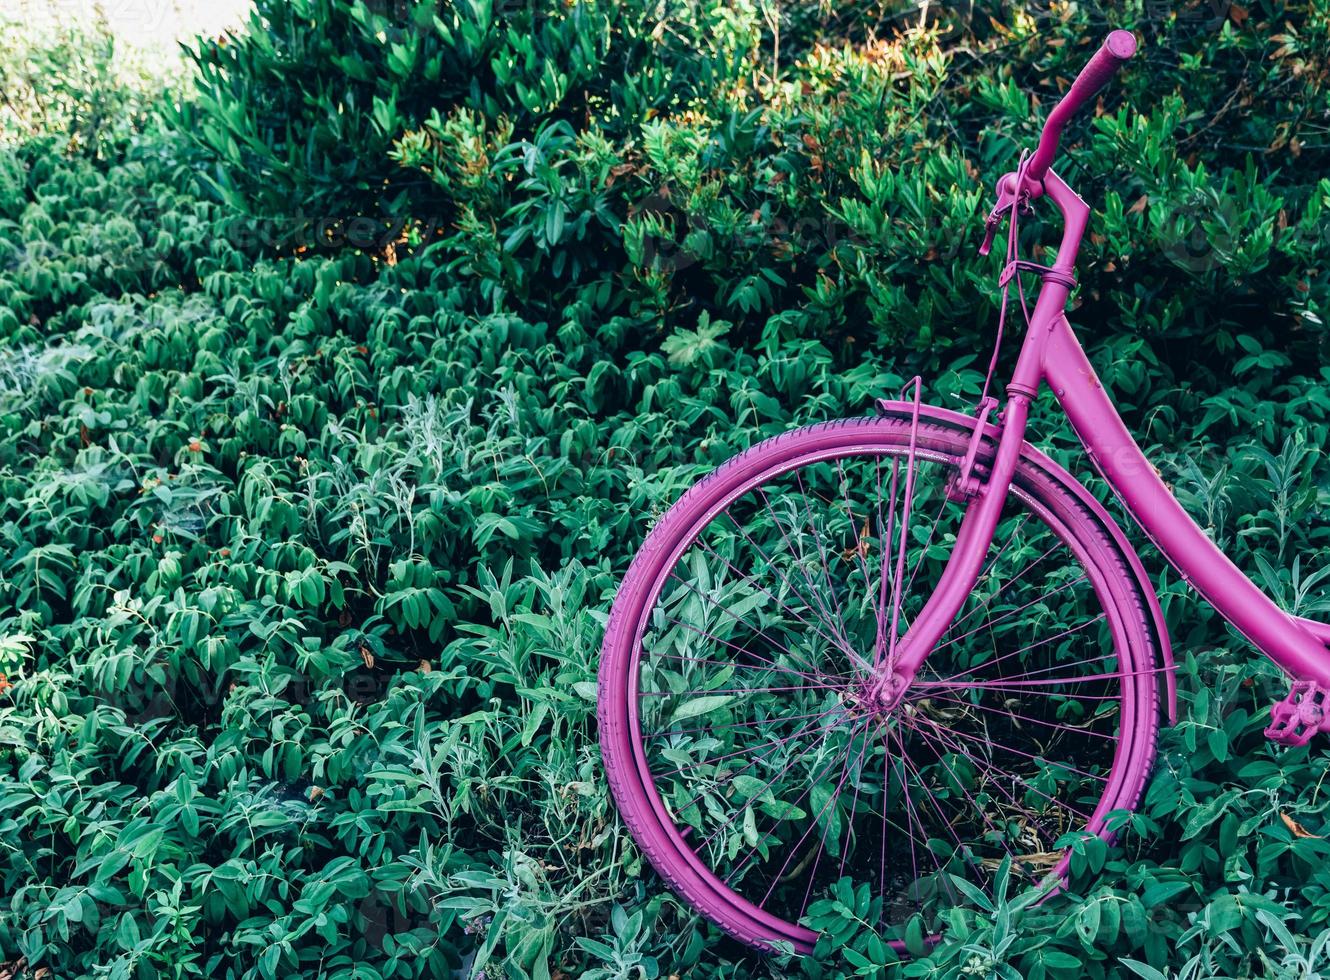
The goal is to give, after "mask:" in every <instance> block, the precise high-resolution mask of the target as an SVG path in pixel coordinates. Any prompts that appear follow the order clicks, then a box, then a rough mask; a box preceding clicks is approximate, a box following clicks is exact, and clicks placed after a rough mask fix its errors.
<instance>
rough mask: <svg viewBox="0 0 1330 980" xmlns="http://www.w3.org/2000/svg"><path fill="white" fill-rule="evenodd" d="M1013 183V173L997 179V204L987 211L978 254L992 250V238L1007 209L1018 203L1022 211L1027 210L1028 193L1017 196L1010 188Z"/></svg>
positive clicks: (985, 253) (995, 235) (1014, 179)
mask: <svg viewBox="0 0 1330 980" xmlns="http://www.w3.org/2000/svg"><path fill="white" fill-rule="evenodd" d="M1008 178H1010V179H1008ZM1015 183H1016V175H1015V174H1006V175H1005V176H1004V177H1003V178H1002V179H1001V180H999V181H998V199H997V204H995V205H994V206H993V210H992V211H990V212H989V214H988V217H987V218H986V219H985V220H984V242H983V244H982V245H980V246H979V254H980V255H987V254H988V253H989V252H990V251H992V249H993V239H994V238H996V237H997V230H998V228H999V227H1000V226H1001V225H1002V218H1003V216H1005V215H1006V214H1007V212H1008V211H1010V210H1012V209H1013V208H1014V207H1016V206H1017V205H1018V204H1019V205H1021V210H1022V213H1024V212H1026V211H1028V210H1029V200H1030V195H1029V193H1028V192H1025V193H1022V194H1020V195H1019V196H1018V195H1017V194H1016V192H1015V191H1013V190H1012V189H1011V187H1012V186H1013V185H1015Z"/></svg>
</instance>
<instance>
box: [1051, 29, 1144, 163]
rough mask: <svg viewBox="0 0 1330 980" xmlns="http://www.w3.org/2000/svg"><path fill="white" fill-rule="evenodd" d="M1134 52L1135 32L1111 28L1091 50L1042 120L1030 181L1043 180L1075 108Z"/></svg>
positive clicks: (1110, 76)
mask: <svg viewBox="0 0 1330 980" xmlns="http://www.w3.org/2000/svg"><path fill="white" fill-rule="evenodd" d="M1135 53H1136V35H1134V34H1133V33H1132V32H1131V31H1113V32H1112V33H1110V34H1109V35H1108V37H1107V38H1106V39H1105V40H1104V44H1103V47H1101V48H1100V49H1099V50H1098V51H1096V52H1095V54H1094V57H1093V58H1091V59H1090V63H1089V64H1087V65H1086V66H1085V67H1084V68H1082V69H1081V73H1080V74H1079V75H1077V76H1076V81H1074V82H1072V83H1071V88H1069V89H1068V90H1067V94H1066V95H1064V96H1063V97H1062V101H1061V102H1059V103H1058V104H1057V105H1056V106H1055V107H1054V108H1053V111H1052V112H1050V113H1049V114H1048V121H1047V122H1045V123H1044V131H1043V134H1042V135H1041V136H1040V137H1039V148H1038V149H1037V150H1035V154H1034V156H1033V157H1031V158H1030V164H1029V166H1028V167H1026V170H1025V173H1026V175H1027V176H1028V177H1029V178H1030V179H1032V180H1043V179H1044V175H1045V174H1047V173H1048V168H1049V167H1051V166H1052V165H1053V156H1054V154H1056V153H1057V148H1058V140H1059V138H1061V136H1062V130H1063V127H1065V126H1066V125H1067V122H1068V121H1069V120H1070V119H1071V117H1072V116H1074V115H1075V114H1076V111H1077V110H1078V109H1080V108H1081V106H1083V105H1085V104H1086V103H1087V102H1089V101H1090V100H1091V99H1092V98H1094V96H1095V93H1096V92H1098V91H1099V90H1100V89H1101V88H1103V87H1104V85H1105V84H1107V82H1108V80H1109V79H1110V78H1112V77H1113V75H1114V74H1115V73H1116V72H1117V70H1118V69H1119V68H1121V67H1122V66H1123V65H1125V64H1126V63H1127V61H1128V60H1130V58H1131V56H1132V55H1134V54H1135Z"/></svg>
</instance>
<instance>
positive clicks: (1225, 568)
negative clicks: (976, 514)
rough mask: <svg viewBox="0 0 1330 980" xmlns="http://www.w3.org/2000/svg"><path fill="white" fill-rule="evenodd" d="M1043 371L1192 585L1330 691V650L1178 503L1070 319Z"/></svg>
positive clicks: (1062, 323)
mask: <svg viewBox="0 0 1330 980" xmlns="http://www.w3.org/2000/svg"><path fill="white" fill-rule="evenodd" d="M1043 370H1044V378H1045V380H1046V381H1047V382H1048V385H1049V387H1051V388H1052V389H1053V393H1054V394H1055V395H1056V396H1057V399H1058V402H1059V403H1060V404H1061V405H1062V408H1063V411H1065V412H1066V413H1067V417H1068V418H1070V419H1071V423H1072V425H1073V426H1074V427H1075V429H1076V433H1077V435H1078V436H1080V439H1081V442H1082V443H1083V444H1084V445H1085V448H1086V450H1087V452H1088V453H1089V454H1090V459H1091V460H1092V461H1093V463H1094V464H1095V467H1096V468H1097V469H1098V470H1099V472H1100V473H1102V474H1103V476H1104V478H1105V479H1106V480H1107V481H1108V483H1109V486H1111V487H1112V488H1113V492H1114V493H1116V494H1117V495H1118V496H1119V497H1120V498H1121V500H1122V502H1123V503H1124V504H1125V505H1126V508H1127V511H1128V512H1129V513H1130V514H1131V515H1132V517H1134V518H1135V520H1136V522H1137V523H1138V524H1139V525H1140V526H1141V528H1142V529H1143V530H1144V531H1145V533H1146V534H1148V535H1149V536H1150V538H1151V539H1152V540H1153V541H1154V542H1155V544H1156V545H1158V546H1159V550H1160V551H1162V552H1163V553H1164V557H1166V558H1167V559H1168V560H1169V561H1170V562H1171V563H1172V564H1173V566H1174V567H1176V568H1177V569H1178V571H1179V572H1181V573H1182V577H1183V578H1184V579H1185V580H1186V581H1187V582H1188V584H1190V585H1191V587H1192V588H1194V589H1195V590H1196V591H1197V592H1198V593H1200V595H1201V596H1203V597H1204V598H1205V599H1206V601H1208V602H1209V603H1210V604H1211V605H1212V606H1214V607H1215V609H1217V610H1218V611H1219V613H1220V614H1221V615H1222V616H1223V617H1224V618H1225V619H1227V620H1228V621H1229V622H1230V623H1232V624H1233V626H1234V627H1235V628H1236V629H1237V630H1238V632H1240V633H1242V634H1243V636H1245V637H1247V639H1249V640H1250V641H1251V642H1252V643H1254V644H1255V645H1256V646H1257V647H1258V648H1259V649H1260V650H1261V652H1262V653H1264V654H1265V655H1266V656H1267V657H1269V658H1270V659H1271V660H1273V661H1274V662H1275V663H1276V664H1278V665H1279V666H1280V667H1281V668H1283V670H1284V671H1285V672H1286V673H1288V674H1290V675H1292V676H1293V677H1294V678H1296V679H1299V680H1312V681H1315V682H1316V683H1318V684H1321V685H1325V686H1330V651H1327V650H1326V647H1325V646H1323V645H1322V644H1321V643H1320V642H1318V641H1317V640H1316V639H1315V638H1314V637H1313V636H1312V635H1311V634H1310V633H1308V632H1307V631H1306V630H1304V629H1302V628H1301V627H1299V626H1298V625H1297V624H1296V623H1295V622H1294V620H1293V617H1291V616H1289V615H1288V614H1287V613H1285V612H1284V611H1283V610H1282V609H1280V608H1279V607H1278V606H1277V605H1275V603H1274V602H1272V601H1271V600H1270V598H1269V597H1267V596H1266V594H1265V593H1264V592H1262V591H1261V590H1260V589H1259V588H1257V587H1256V585H1255V584H1254V583H1253V582H1252V581H1251V580H1250V579H1249V578H1247V576H1246V575H1244V574H1243V573H1242V571H1241V570H1240V569H1239V568H1238V567H1237V566H1236V565H1234V564H1233V562H1231V561H1230V560H1229V559H1228V556H1227V555H1225V554H1224V553H1223V552H1222V551H1220V550H1219V548H1218V546H1216V545H1215V543H1214V542H1213V541H1211V540H1210V538H1209V537H1207V536H1206V534H1205V532H1204V531H1202V530H1201V529H1200V528H1199V527H1197V526H1196V523H1195V522H1194V521H1193V520H1192V519H1191V518H1190V517H1189V516H1188V514H1187V512H1186V511H1185V510H1183V508H1182V505H1181V504H1179V503H1178V502H1177V500H1175V499H1174V497H1173V494H1172V492H1171V491H1170V490H1169V489H1168V487H1167V486H1165V485H1164V481H1163V480H1162V479H1160V477H1159V473H1158V472H1157V471H1156V470H1155V468H1154V467H1153V466H1152V465H1150V462H1149V460H1147V459H1146V458H1145V454H1144V453H1143V452H1142V451H1141V448H1140V447H1139V446H1138V445H1136V441H1135V440H1134V439H1133V438H1132V437H1131V433H1130V432H1128V431H1127V427H1126V426H1125V425H1124V424H1123V422H1122V418H1121V417H1120V416H1119V415H1118V413H1117V409H1115V408H1114V407H1113V402H1112V401H1111V400H1110V399H1109V397H1108V393H1107V392H1105V391H1104V386H1103V384H1102V383H1101V382H1100V381H1099V378H1098V376H1097V375H1096V374H1095V372H1094V368H1092V367H1091V366H1090V362H1089V360H1088V359H1087V358H1086V356H1085V351H1083V350H1082V349H1081V345H1080V344H1079V343H1078V342H1077V340H1076V335H1075V334H1073V333H1072V330H1071V326H1070V324H1068V322H1067V318H1066V317H1065V316H1059V317H1058V318H1057V320H1056V321H1055V322H1054V323H1053V325H1052V326H1051V327H1050V335H1049V338H1048V344H1047V346H1046V347H1045V348H1044V364H1043Z"/></svg>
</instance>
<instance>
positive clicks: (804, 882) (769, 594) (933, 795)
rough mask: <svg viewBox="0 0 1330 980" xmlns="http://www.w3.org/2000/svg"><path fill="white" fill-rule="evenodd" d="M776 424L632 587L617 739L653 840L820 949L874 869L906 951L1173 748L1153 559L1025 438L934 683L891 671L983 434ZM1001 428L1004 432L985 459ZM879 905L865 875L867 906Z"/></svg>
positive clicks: (727, 471) (735, 922)
mask: <svg viewBox="0 0 1330 980" xmlns="http://www.w3.org/2000/svg"><path fill="white" fill-rule="evenodd" d="M911 429H912V427H911V424H910V420H909V419H901V418H862V419H848V420H844V421H840V422H833V423H824V424H821V425H815V426H812V427H809V428H805V429H800V430H796V431H793V432H789V433H785V434H783V435H780V436H777V437H776V438H773V439H769V440H767V441H765V442H763V443H760V444H759V445H757V446H754V447H753V448H752V449H750V450H749V451H747V452H746V453H744V454H742V455H740V456H737V457H735V458H734V459H732V460H730V461H729V462H727V463H725V464H724V465H722V466H721V467H720V468H719V469H717V470H716V471H715V472H714V473H712V474H711V475H710V476H709V477H707V478H706V479H704V480H703V481H701V482H700V483H698V484H697V485H696V486H694V487H693V488H691V489H690V490H689V491H688V492H687V493H686V494H685V495H684V496H683V497H682V498H681V499H680V500H679V501H678V502H677V503H676V504H675V505H674V506H673V507H672V508H671V509H670V510H669V511H668V512H667V513H666V514H665V515H664V516H663V517H662V518H661V520H660V522H659V523H658V524H657V526H656V527H655V528H654V529H653V530H652V531H651V533H650V534H649V535H648V537H647V540H646V542H645V543H644V544H643V547H642V550H641V552H640V553H639V554H638V555H637V557H636V559H635V560H634V561H633V563H632V566H631V568H630V569H629V572H628V575H627V577H626V578H625V580H624V582H623V584H622V586H621V588H620V590H619V593H618V595H617V597H616V599H615V602H614V606H613V609H612V612H611V616H610V622H609V626H608V628H607V632H606V636H605V641H604V647H603V650H602V661H601V667H600V693H599V717H600V729H601V747H602V752H603V755H604V759H605V764H606V771H607V774H608V778H609V782H610V787H611V789H612V791H613V794H614V797H615V800H616V802H617V803H618V805H619V808H620V811H621V813H622V814H623V817H624V819H625V821H626V823H627V826H628V828H629V830H630V832H631V833H632V835H633V837H634V838H635V840H636V841H637V842H638V844H639V845H640V846H641V847H642V849H643V851H644V852H645V853H646V855H647V857H648V858H649V859H650V861H651V863H652V864H653V865H654V866H655V868H656V869H657V870H658V871H659V872H660V874H661V875H662V876H663V877H664V878H665V879H666V880H667V881H668V882H669V883H670V884H671V885H672V887H673V888H674V889H675V891H676V892H677V893H678V894H679V895H680V896H682V897H683V898H684V899H685V900H686V901H687V902H688V903H689V904H690V905H691V906H692V907H693V908H695V909H696V910H697V911H698V912H700V913H701V914H703V915H704V916H706V917H707V918H708V919H710V920H711V921H712V922H714V923H716V924H717V925H719V926H720V927H721V928H722V929H724V930H725V931H726V932H728V933H729V934H731V935H733V936H735V937H736V938H738V939H740V940H742V941H743V942H746V943H748V944H750V945H753V946H756V947H758V948H764V949H776V948H782V946H786V947H793V949H794V950H796V951H798V952H801V953H807V952H809V951H811V949H812V946H813V944H814V943H815V942H816V939H817V936H818V932H817V931H816V928H814V927H815V926H816V919H817V914H816V913H817V910H818V909H819V906H817V905H816V904H815V903H817V902H818V900H819V899H822V898H825V897H827V896H829V895H831V894H832V892H833V890H834V892H835V893H837V894H839V895H845V894H847V892H846V891H845V889H846V888H847V887H848V888H850V889H851V890H852V891H853V892H854V894H855V895H856V896H859V897H860V898H861V897H862V896H863V895H864V893H865V890H867V894H868V895H869V896H870V900H869V901H868V902H867V907H868V908H870V916H871V919H872V920H873V921H871V922H870V924H872V925H875V926H877V927H878V929H879V931H880V934H881V935H882V936H883V937H884V938H885V939H886V940H887V941H888V942H890V943H891V944H892V945H893V946H894V947H895V948H896V949H897V950H904V949H905V948H906V947H907V946H909V945H917V943H918V942H920V941H924V942H926V941H928V939H929V937H933V936H936V935H937V934H938V933H939V932H940V931H941V929H942V928H943V925H944V920H945V915H946V912H947V910H948V909H950V908H952V907H955V906H958V905H962V904H964V903H965V898H964V896H965V894H966V893H967V891H969V892H971V893H972V890H971V889H967V888H965V887H962V886H958V885H957V884H956V882H957V879H962V880H964V881H968V882H970V883H972V884H973V885H974V886H975V887H977V888H979V889H981V890H988V889H990V888H991V885H992V878H993V874H994V871H995V869H997V868H998V867H999V866H1000V865H1001V864H1002V862H1003V861H1004V860H1006V861H1007V862H1009V864H1010V866H1011V867H1012V868H1013V869H1014V870H1015V871H1016V872H1017V873H1018V874H1020V875H1023V876H1025V877H1027V878H1028V879H1029V880H1030V881H1031V882H1038V881H1043V882H1045V883H1047V882H1049V881H1056V880H1059V879H1060V877H1061V876H1062V875H1063V874H1064V873H1065V872H1066V870H1067V864H1068V856H1067V851H1066V843H1067V841H1068V840H1069V839H1071V838H1069V837H1068V836H1067V835H1068V834H1070V833H1074V832H1076V831H1086V832H1088V833H1091V834H1097V835H1099V836H1103V837H1107V836H1109V830H1108V827H1107V825H1106V818H1107V817H1108V815H1109V814H1110V813H1111V812H1112V811H1114V810H1130V809H1132V808H1134V807H1135V806H1136V804H1137V802H1138V801H1139V799H1140V797H1141V794H1142V791H1143V789H1144V787H1145V783H1146V780H1147V779H1148V776H1149V771H1150V768H1151V765H1152V763H1153V759H1154V752H1155V736H1156V732H1157V727H1158V710H1157V705H1158V683H1157V681H1158V678H1157V676H1156V673H1155V669H1156V668H1155V664H1154V658H1153V656H1152V651H1153V649H1154V645H1153V639H1152V636H1151V633H1150V630H1149V627H1148V625H1147V619H1146V612H1145V607H1144V603H1143V602H1142V598H1141V595H1140V593H1139V591H1138V588H1137V585H1136V582H1135V579H1134V578H1133V577H1132V576H1131V574H1130V572H1129V569H1128V568H1127V567H1126V564H1125V562H1124V560H1123V557H1122V555H1121V553H1120V552H1119V551H1118V550H1117V549H1116V547H1115V545H1114V541H1113V539H1112V537H1111V535H1110V533H1109V532H1108V531H1107V530H1106V529H1105V528H1104V527H1103V525H1102V524H1101V523H1100V522H1099V520H1098V519H1097V518H1096V517H1095V515H1094V514H1093V513H1091V512H1090V511H1089V510H1088V509H1087V508H1086V507H1085V506H1084V505H1083V504H1082V503H1081V502H1080V501H1078V500H1077V499H1076V498H1075V496H1074V495H1073V494H1072V493H1071V492H1070V491H1069V490H1068V489H1066V488H1065V487H1064V486H1063V485H1061V484H1060V483H1059V482H1058V481H1057V480H1055V479H1053V478H1052V477H1051V476H1049V475H1048V474H1047V473H1046V472H1044V471H1042V470H1041V469H1039V468H1038V467H1037V466H1035V465H1034V464H1032V463H1029V462H1022V463H1021V465H1020V466H1019V467H1018V469H1017V473H1016V476H1015V479H1014V481H1013V485H1012V487H1011V492H1010V494H1009V497H1008V501H1007V503H1006V505H1005V509H1004V512H1003V515H1002V519H1001V522H1000V524H999V527H998V533H997V535H996V536H995V539H994V542H993V544H992V545H991V546H990V548H989V551H988V554H987V555H986V559H985V566H984V571H983V574H982V576H981V578H980V580H979V582H978V584H977V585H976V588H975V590H974V593H973V595H972V596H971V597H970V599H969V601H968V602H967V604H966V606H965V607H964V608H963V609H962V611H961V612H960V614H959V615H958V616H957V617H956V619H955V621H954V622H953V624H952V626H951V628H950V630H949V632H948V633H947V634H946V635H945V636H944V637H943V638H942V640H940V641H939V643H938V644H937V646H936V647H935V649H934V650H933V651H932V652H931V653H930V654H929V656H928V659H927V660H926V661H925V663H924V666H923V668H922V669H921V671H920V672H919V675H918V677H917V678H916V679H915V682H914V683H913V685H912V686H911V687H910V689H909V690H908V691H907V692H906V694H905V696H904V697H903V698H901V699H900V700H899V701H898V702H895V703H894V704H891V706H890V707H884V706H883V704H882V702H881V701H880V699H877V698H875V697H874V696H873V691H872V684H871V683H869V679H870V676H871V675H872V674H873V671H874V670H875V668H876V667H879V666H880V664H881V663H882V662H883V658H884V657H885V658H889V657H890V656H891V655H892V651H893V649H894V642H895V638H897V637H899V636H900V635H903V633H904V632H905V631H906V630H907V629H908V626H909V623H910V621H911V620H912V618H913V617H915V616H917V615H918V613H919V611H920V610H921V609H922V608H923V604H924V602H925V600H926V599H927V598H928V596H929V595H931V593H932V591H933V588H934V586H935V584H936V582H937V580H938V577H939V575H940V573H941V571H942V569H943V568H944V567H945V565H946V561H947V558H948V556H949V555H950V553H951V548H952V545H953V544H954V542H955V535H956V530H957V527H958V526H959V521H960V518H961V516H962V515H963V513H964V506H963V504H961V503H958V502H956V501H955V500H953V499H952V496H954V495H952V494H949V492H948V491H949V487H950V485H951V482H952V480H953V478H954V476H955V474H956V472H957V470H958V468H959V466H960V463H961V460H962V458H963V456H964V454H965V451H966V448H967V445H968V442H969V433H968V432H967V431H964V430H962V429H959V428H955V427H951V426H948V425H944V424H941V423H939V422H935V421H929V420H927V419H926V418H925V419H921V421H920V423H919V425H918V428H917V430H916V431H914V432H913V433H912V431H911ZM986 455H991V447H987V449H986V452H981V454H980V460H979V462H980V466H981V467H982V466H983V465H984V462H985V458H986ZM860 904H864V903H863V902H862V901H860V900H856V905H860Z"/></svg>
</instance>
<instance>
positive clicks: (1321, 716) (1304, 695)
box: [1265, 681, 1330, 746]
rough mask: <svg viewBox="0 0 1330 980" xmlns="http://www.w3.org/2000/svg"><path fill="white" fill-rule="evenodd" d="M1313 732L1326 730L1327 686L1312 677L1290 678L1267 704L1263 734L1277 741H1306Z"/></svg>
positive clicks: (1329, 717) (1329, 723) (1329, 728)
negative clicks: (1280, 695) (1279, 695)
mask: <svg viewBox="0 0 1330 980" xmlns="http://www.w3.org/2000/svg"><path fill="white" fill-rule="evenodd" d="M1317 732H1330V690H1326V689H1325V688H1323V687H1321V686H1320V685H1319V684H1317V683H1316V682H1315V681H1294V682H1293V684H1292V686H1291V687H1289V689H1288V694H1286V695H1285V696H1284V699H1283V700H1282V701H1276V702H1275V703H1274V704H1273V705H1272V706H1271V708H1270V725H1269V727H1268V728H1266V730H1265V737H1266V738H1268V739H1269V740H1270V741H1272V742H1274V743H1275V744H1277V745H1287V746H1295V745H1306V744H1307V743H1308V742H1310V741H1311V740H1312V737H1313V736H1315V735H1316V733H1317Z"/></svg>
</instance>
